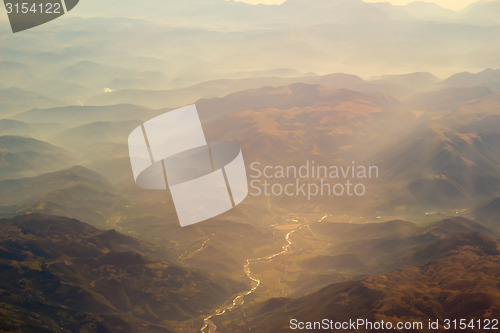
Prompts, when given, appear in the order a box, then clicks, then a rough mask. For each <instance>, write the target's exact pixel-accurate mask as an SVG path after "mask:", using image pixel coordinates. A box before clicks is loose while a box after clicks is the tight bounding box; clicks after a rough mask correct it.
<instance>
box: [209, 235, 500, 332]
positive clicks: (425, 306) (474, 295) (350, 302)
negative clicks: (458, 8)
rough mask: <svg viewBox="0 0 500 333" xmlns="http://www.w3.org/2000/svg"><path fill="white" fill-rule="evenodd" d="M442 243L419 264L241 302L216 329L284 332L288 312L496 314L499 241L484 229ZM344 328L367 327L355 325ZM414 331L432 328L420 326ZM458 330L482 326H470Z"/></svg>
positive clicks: (315, 315) (307, 316) (371, 316)
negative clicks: (440, 251) (440, 252)
mask: <svg viewBox="0 0 500 333" xmlns="http://www.w3.org/2000/svg"><path fill="white" fill-rule="evenodd" d="M443 244H444V245H446V246H448V247H449V255H448V256H447V257H445V258H442V259H439V260H437V261H435V262H432V263H429V264H427V265H424V266H422V267H414V266H410V267H406V268H403V269H400V270H396V271H393V272H390V273H388V274H384V275H377V276H372V277H368V278H366V279H363V280H361V281H350V282H345V283H338V284H333V285H330V286H328V287H326V288H323V289H322V290H320V291H318V292H315V293H313V294H310V295H308V296H305V297H301V298H298V299H285V298H281V299H271V300H269V301H266V302H263V303H259V304H257V305H254V306H246V307H245V308H240V309H239V310H236V311H234V312H233V313H231V314H230V315H229V316H230V321H229V322H227V321H226V322H224V323H219V322H217V325H218V327H220V329H221V331H228V332H247V331H248V330H249V329H250V330H251V331H256V332H286V331H289V330H290V327H289V325H290V322H289V320H290V319H292V318H295V319H297V320H299V321H321V320H322V319H324V318H328V319H330V320H334V321H346V320H347V321H348V320H349V319H353V320H355V319H357V318H366V319H368V320H371V321H381V320H384V321H391V322H394V323H396V322H399V321H416V322H424V323H427V321H428V319H432V320H435V319H439V320H441V322H443V320H444V319H446V318H449V319H452V320H453V319H461V318H464V319H468V321H469V320H470V319H479V318H490V319H493V318H497V319H498V317H499V316H500V292H499V288H500V285H499V283H498V276H499V274H500V256H499V254H500V252H499V251H498V249H497V248H498V243H497V242H496V241H494V240H493V239H491V238H489V237H488V236H486V235H484V234H481V233H469V234H455V235H453V236H451V237H450V238H449V241H448V242H445V243H443ZM242 309H244V312H243V311H242ZM225 319H227V318H225ZM424 327H425V326H424ZM311 331H314V330H311ZM333 331H334V330H324V332H333ZM452 331H453V330H452ZM345 332H370V331H369V330H367V329H359V330H356V331H354V330H345ZM392 332H396V331H395V330H393V331H392ZM405 332H417V331H411V330H406V331H405ZM418 332H431V331H430V330H425V329H424V330H419V331H418ZM461 332H482V331H481V330H479V329H478V328H477V327H475V328H469V329H467V330H463V331H461Z"/></svg>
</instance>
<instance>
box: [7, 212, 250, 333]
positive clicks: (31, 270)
mask: <svg viewBox="0 0 500 333" xmlns="http://www.w3.org/2000/svg"><path fill="white" fill-rule="evenodd" d="M150 253H153V252H151V248H149V247H148V246H146V245H144V244H142V243H140V242H139V241H137V240H134V239H133V238H130V237H127V236H122V235H119V234H118V233H116V232H113V231H104V232H103V231H100V230H98V229H96V228H94V227H92V226H90V225H88V224H86V223H82V222H79V221H77V220H73V219H68V218H63V217H54V216H46V215H27V216H19V217H15V218H13V219H10V220H7V219H2V220H0V331H9V332H20V331H22V332H37V333H38V332H55V331H60V330H61V328H63V329H64V332H134V333H135V332H169V331H175V330H176V327H177V326H176V325H177V322H178V321H181V320H189V319H192V318H196V317H198V316H199V315H201V314H203V313H205V312H207V311H208V310H209V309H211V308H212V307H213V306H215V305H217V304H219V303H221V302H223V301H224V300H225V299H227V298H228V297H229V296H230V295H232V294H234V293H235V292H238V291H239V290H240V289H242V288H243V286H242V285H240V284H238V283H234V282H232V281H230V280H227V279H223V278H216V277H215V276H213V277H206V276H204V275H201V274H200V273H197V272H196V271H192V270H188V269H186V268H183V267H180V266H176V265H173V264H171V263H169V262H166V261H162V260H159V259H155V258H153V257H151V256H148V254H150ZM196 325H197V324H196Z"/></svg>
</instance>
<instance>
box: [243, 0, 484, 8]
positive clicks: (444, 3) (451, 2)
mask: <svg viewBox="0 0 500 333" xmlns="http://www.w3.org/2000/svg"><path fill="white" fill-rule="evenodd" d="M240 1H242V2H246V3H252V4H258V3H264V4H268V5H276V4H280V3H283V2H285V0H240ZM364 1H366V2H390V3H392V4H395V5H404V4H407V3H410V2H413V0H364ZM476 1H478V0H434V1H426V2H435V3H437V4H438V5H440V6H441V7H443V8H449V9H453V10H459V9H463V8H465V7H467V6H468V5H470V4H471V3H473V2H476Z"/></svg>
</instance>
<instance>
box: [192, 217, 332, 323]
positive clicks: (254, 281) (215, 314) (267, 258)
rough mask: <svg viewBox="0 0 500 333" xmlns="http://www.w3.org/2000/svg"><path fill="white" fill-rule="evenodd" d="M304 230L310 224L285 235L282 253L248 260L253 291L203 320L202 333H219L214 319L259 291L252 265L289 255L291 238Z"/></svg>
mask: <svg viewBox="0 0 500 333" xmlns="http://www.w3.org/2000/svg"><path fill="white" fill-rule="evenodd" d="M326 217H327V215H325V216H323V217H322V218H321V219H320V220H319V222H323V220H324V219H325V218H326ZM295 221H296V220H295ZM304 228H309V224H303V225H302V226H300V227H298V228H296V229H294V230H292V231H290V232H289V233H287V234H286V235H285V240H286V244H285V245H283V246H282V247H281V251H279V252H276V253H274V254H271V255H269V256H267V257H261V258H251V259H247V260H246V264H245V266H243V270H244V271H245V274H246V276H247V277H248V278H249V279H250V280H251V286H252V287H251V289H250V290H248V291H244V292H241V293H239V294H238V295H237V296H236V297H235V298H234V299H233V301H232V303H230V304H228V305H224V306H222V307H220V308H218V309H217V310H216V311H215V312H214V313H213V314H211V315H209V316H208V317H206V318H205V319H203V322H204V326H203V327H202V328H201V333H214V332H216V331H217V326H216V325H215V324H214V322H213V321H212V318H214V317H218V316H222V315H223V314H225V313H226V312H229V311H231V310H232V309H234V308H235V307H236V306H238V305H242V304H243V303H244V302H245V301H244V298H245V296H248V295H250V294H252V293H253V292H254V291H255V290H257V288H259V286H260V284H261V281H260V280H259V279H258V278H257V277H256V276H254V275H253V274H252V270H251V265H252V264H254V263H258V262H266V261H270V260H273V259H274V258H276V257H278V256H281V255H283V254H285V253H287V252H288V251H289V249H290V246H291V245H292V241H291V239H290V237H291V236H292V235H293V234H294V233H296V232H297V231H299V230H301V229H304Z"/></svg>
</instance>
